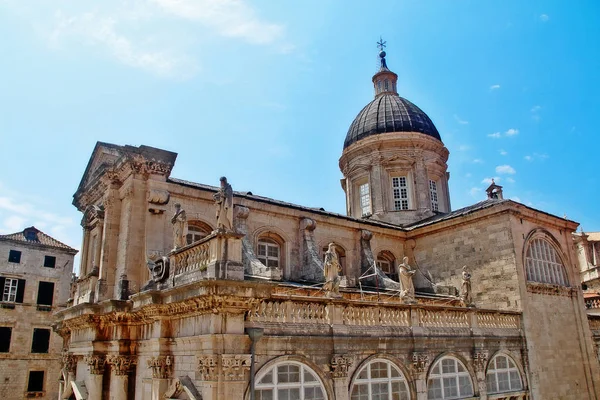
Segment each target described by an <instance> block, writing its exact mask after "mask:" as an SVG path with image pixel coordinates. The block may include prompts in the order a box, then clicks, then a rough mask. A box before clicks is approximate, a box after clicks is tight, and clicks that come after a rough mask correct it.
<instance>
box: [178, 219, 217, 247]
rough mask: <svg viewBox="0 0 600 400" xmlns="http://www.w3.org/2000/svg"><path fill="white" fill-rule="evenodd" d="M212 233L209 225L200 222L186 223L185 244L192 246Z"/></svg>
mask: <svg viewBox="0 0 600 400" xmlns="http://www.w3.org/2000/svg"><path fill="white" fill-rule="evenodd" d="M211 232H212V228H211V227H210V225H208V224H206V223H204V222H202V221H190V222H189V223H188V229H187V235H186V237H185V239H186V242H187V244H192V243H194V242H197V241H198V240H200V239H202V238H204V237H206V236H208V235H209V234H210V233H211Z"/></svg>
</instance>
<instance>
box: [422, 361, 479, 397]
mask: <svg viewBox="0 0 600 400" xmlns="http://www.w3.org/2000/svg"><path fill="white" fill-rule="evenodd" d="M447 360H452V361H454V367H455V372H444V363H443V362H444V361H447ZM459 366H460V367H462V369H463V371H460V370H459ZM436 368H437V370H438V372H434V370H435V369H436ZM461 377H467V378H468V382H469V384H470V388H471V390H470V392H469V393H464V394H463V393H461V385H460V378H461ZM452 378H454V382H455V383H456V386H455V387H456V390H457V395H455V396H453V395H448V396H447V395H446V390H447V388H446V381H447V380H448V379H452ZM434 379H439V382H440V387H439V388H440V390H441V395H442V397H430V389H431V386H430V385H431V381H432V380H434ZM473 396H475V386H474V385H473V377H472V376H471V373H470V372H469V370H468V369H467V367H466V365H465V364H464V363H463V362H462V361H461V360H459V359H458V358H456V357H454V356H451V355H448V356H443V357H440V358H439V359H438V360H437V361H436V362H435V363H433V365H432V367H431V369H430V370H429V374H427V399H429V400H454V399H468V398H471V397H473Z"/></svg>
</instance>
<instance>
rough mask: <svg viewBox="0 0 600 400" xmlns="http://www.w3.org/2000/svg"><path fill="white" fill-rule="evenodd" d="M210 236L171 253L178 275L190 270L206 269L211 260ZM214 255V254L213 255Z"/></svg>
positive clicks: (172, 264)
mask: <svg viewBox="0 0 600 400" xmlns="http://www.w3.org/2000/svg"><path fill="white" fill-rule="evenodd" d="M210 239H211V238H210V237H209V238H206V240H200V241H199V242H196V243H193V244H192V245H190V246H186V247H184V248H182V249H181V250H180V251H175V252H173V254H172V255H171V266H172V268H173V269H174V271H175V274H176V275H179V274H182V273H184V272H188V271H205V270H206V269H207V268H208V263H209V262H210V260H211V254H210V245H209V241H210ZM213 257H214V255H213Z"/></svg>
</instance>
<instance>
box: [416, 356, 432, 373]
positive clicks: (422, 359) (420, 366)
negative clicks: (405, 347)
mask: <svg viewBox="0 0 600 400" xmlns="http://www.w3.org/2000/svg"><path fill="white" fill-rule="evenodd" d="M412 368H413V370H415V372H417V373H419V374H420V373H423V372H425V371H427V368H429V356H428V355H427V354H426V353H420V352H414V353H413V355H412Z"/></svg>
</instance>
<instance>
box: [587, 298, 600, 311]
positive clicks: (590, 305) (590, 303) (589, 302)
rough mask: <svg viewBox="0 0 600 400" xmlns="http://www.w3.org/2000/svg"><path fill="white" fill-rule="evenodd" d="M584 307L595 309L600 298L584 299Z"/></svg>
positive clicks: (598, 304) (599, 302) (599, 305)
mask: <svg viewBox="0 0 600 400" xmlns="http://www.w3.org/2000/svg"><path fill="white" fill-rule="evenodd" d="M585 307H586V308H587V309H597V308H600V299H593V300H586V302H585Z"/></svg>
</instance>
